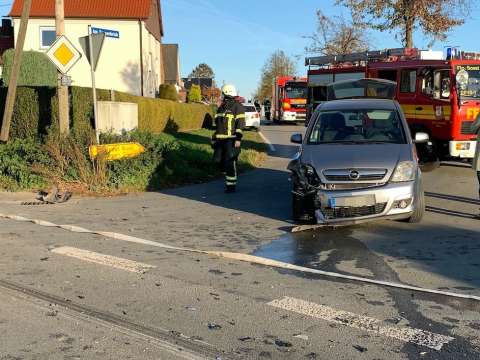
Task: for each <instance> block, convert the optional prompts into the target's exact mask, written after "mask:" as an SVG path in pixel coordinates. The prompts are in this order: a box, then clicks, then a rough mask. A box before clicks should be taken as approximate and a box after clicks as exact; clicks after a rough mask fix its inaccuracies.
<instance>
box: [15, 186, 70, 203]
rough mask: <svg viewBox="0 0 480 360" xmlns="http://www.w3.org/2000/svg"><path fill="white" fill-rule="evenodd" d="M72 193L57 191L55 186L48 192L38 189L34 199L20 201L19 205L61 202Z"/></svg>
mask: <svg viewBox="0 0 480 360" xmlns="http://www.w3.org/2000/svg"><path fill="white" fill-rule="evenodd" d="M72 196H73V194H72V193H71V192H69V191H64V192H63V193H62V192H59V191H58V188H57V187H53V188H52V189H51V190H50V191H49V192H47V191H43V190H40V191H39V192H38V193H37V196H36V197H35V200H36V201H32V202H22V203H21V205H25V206H28V205H54V204H63V203H65V202H67V201H68V200H70V199H71V198H72Z"/></svg>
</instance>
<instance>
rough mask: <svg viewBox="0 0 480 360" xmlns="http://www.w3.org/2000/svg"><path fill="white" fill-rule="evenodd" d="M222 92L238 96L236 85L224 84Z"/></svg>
mask: <svg viewBox="0 0 480 360" xmlns="http://www.w3.org/2000/svg"><path fill="white" fill-rule="evenodd" d="M222 93H223V95H227V96H231V97H235V96H237V89H236V88H235V86H234V85H231V84H227V85H224V86H223V88H222Z"/></svg>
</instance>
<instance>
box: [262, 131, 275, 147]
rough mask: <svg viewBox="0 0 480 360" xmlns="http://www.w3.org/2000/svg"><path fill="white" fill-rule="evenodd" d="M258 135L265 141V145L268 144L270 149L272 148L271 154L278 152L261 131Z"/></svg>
mask: <svg viewBox="0 0 480 360" xmlns="http://www.w3.org/2000/svg"><path fill="white" fill-rule="evenodd" d="M258 135H260V137H261V138H262V139H263V141H265V143H266V144H267V145H268V147H269V148H270V151H271V152H275V151H277V149H275V146H273V144H272V143H271V141H270V140H268V138H267V137H266V136H265V135H264V134H263V133H262V132H261V131H259V132H258Z"/></svg>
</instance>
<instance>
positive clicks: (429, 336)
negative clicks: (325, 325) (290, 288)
mask: <svg viewBox="0 0 480 360" xmlns="http://www.w3.org/2000/svg"><path fill="white" fill-rule="evenodd" d="M267 305H270V306H273V307H276V308H280V309H283V310H288V311H292V312H295V313H297V314H301V315H307V316H311V317H314V318H317V319H322V320H326V321H329V322H333V323H337V324H342V325H345V326H350V327H352V328H355V329H359V330H364V331H368V332H373V333H376V334H378V335H382V336H386V337H389V338H393V339H397V340H401V341H403V342H409V343H412V344H416V345H420V346H425V347H428V348H430V349H435V350H441V349H442V347H443V345H445V344H448V343H449V342H450V341H452V340H454V338H453V337H450V336H445V335H440V334H434V333H431V332H429V331H425V330H420V329H414V328H407V327H395V326H389V325H383V324H382V322H381V321H380V320H378V319H374V318H371V317H367V316H362V315H357V314H354V313H351V312H348V311H341V310H336V309H333V308H331V307H328V306H324V305H319V304H315V303H311V302H308V301H304V300H300V299H295V298H291V297H285V298H283V299H281V300H273V301H272V302H269V303H268V304H267Z"/></svg>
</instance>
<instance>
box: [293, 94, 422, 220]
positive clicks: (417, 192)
mask: <svg viewBox="0 0 480 360" xmlns="http://www.w3.org/2000/svg"><path fill="white" fill-rule="evenodd" d="M291 141H292V142H293V143H296V144H301V147H300V150H299V152H298V154H297V155H296V156H295V158H294V159H293V160H292V161H291V163H290V164H289V166H288V169H289V170H290V171H291V172H292V182H293V216H294V219H295V220H296V221H311V220H315V221H316V222H317V223H318V224H326V225H328V224H329V225H335V224H338V225H342V224H355V223H359V222H364V221H370V220H375V219H395V220H404V221H408V222H412V223H416V222H420V221H421V220H422V217H423V215H424V213H425V198H424V191H423V188H422V174H421V171H420V168H419V164H418V158H417V154H416V148H415V143H416V142H417V143H425V142H428V134H425V133H417V134H416V136H415V140H413V139H412V137H411V134H410V131H409V128H408V125H407V122H406V119H405V116H404V114H403V112H402V109H401V107H400V105H399V104H398V103H397V102H396V101H395V100H391V99H378V98H358V99H347V100H334V101H329V102H326V103H324V104H322V105H321V106H319V107H318V108H317V109H316V111H315V112H314V114H313V116H312V118H311V121H310V123H309V126H308V129H307V131H306V135H305V137H304V138H303V136H302V135H301V134H294V135H293V136H292V139H291Z"/></svg>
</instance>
